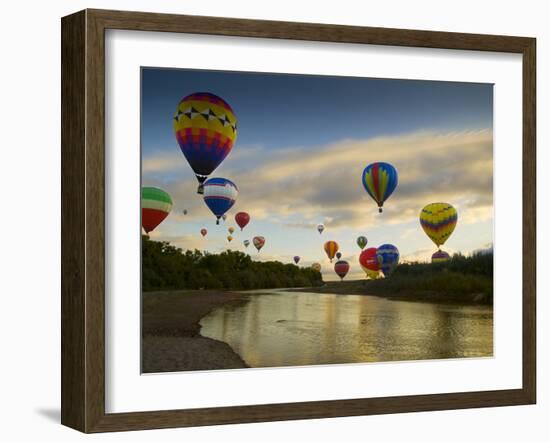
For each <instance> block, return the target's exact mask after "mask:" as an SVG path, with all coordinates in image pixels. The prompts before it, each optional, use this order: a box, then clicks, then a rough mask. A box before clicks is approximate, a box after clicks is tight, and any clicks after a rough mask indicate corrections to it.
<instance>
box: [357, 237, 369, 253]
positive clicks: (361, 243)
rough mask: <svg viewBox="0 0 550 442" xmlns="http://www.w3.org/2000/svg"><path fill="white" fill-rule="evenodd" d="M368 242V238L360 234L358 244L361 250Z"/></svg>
mask: <svg viewBox="0 0 550 442" xmlns="http://www.w3.org/2000/svg"><path fill="white" fill-rule="evenodd" d="M367 243H368V240H367V237H366V236H358V237H357V245H358V246H359V248H360V249H361V250H363V249H364V248H365V246H366V245H367Z"/></svg>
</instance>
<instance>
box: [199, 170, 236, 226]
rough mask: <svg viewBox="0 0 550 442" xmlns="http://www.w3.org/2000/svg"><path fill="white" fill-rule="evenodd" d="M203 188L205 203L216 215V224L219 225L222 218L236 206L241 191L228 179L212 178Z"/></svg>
mask: <svg viewBox="0 0 550 442" xmlns="http://www.w3.org/2000/svg"><path fill="white" fill-rule="evenodd" d="M203 186H204V189H203V191H204V196H203V198H204V202H205V203H206V205H207V206H208V208H209V209H210V210H211V211H212V213H213V214H214V215H216V224H219V223H220V218H221V217H222V216H223V215H224V214H225V212H227V211H228V210H229V209H231V207H232V206H233V204H235V200H236V199H237V195H238V194H239V189H237V186H236V185H235V183H233V182H232V181H230V180H228V179H227V178H210V179H208V180H206V181H205V182H204V184H203Z"/></svg>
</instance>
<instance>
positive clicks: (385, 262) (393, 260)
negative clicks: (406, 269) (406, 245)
mask: <svg viewBox="0 0 550 442" xmlns="http://www.w3.org/2000/svg"><path fill="white" fill-rule="evenodd" d="M376 257H377V258H378V263H379V264H380V270H381V271H382V273H383V274H384V276H385V277H388V276H390V275H391V274H392V273H393V271H394V270H395V268H396V267H397V263H398V262H399V250H397V247H395V246H394V245H393V244H382V245H381V246H380V247H378V248H377V249H376Z"/></svg>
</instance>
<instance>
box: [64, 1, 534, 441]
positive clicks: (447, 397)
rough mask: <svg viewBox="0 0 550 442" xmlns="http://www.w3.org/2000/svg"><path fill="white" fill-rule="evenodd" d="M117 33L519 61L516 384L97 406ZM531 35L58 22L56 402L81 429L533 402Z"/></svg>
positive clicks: (266, 24)
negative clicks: (145, 407)
mask: <svg viewBox="0 0 550 442" xmlns="http://www.w3.org/2000/svg"><path fill="white" fill-rule="evenodd" d="M106 29H123V30H140V31H160V32H175V33H182V32H184V33H192V34H210V35H221V36H240V37H261V38H272V39H291V40H304V41H323V42H335V43H358V44H376V45H389V46H404V47H418V48H440V49H457V50H476V51H494V52H506V53H517V54H521V55H522V58H523V62H522V63H523V251H524V254H523V295H522V296H523V298H522V299H523V361H522V364H523V385H522V388H519V389H513V390H496V391H475V392H456V393H445V394H429V395H415V396H400V397H379V398H363V399H346V400H331V401H316V402H298V403H282V404H271V405H250V406H231V407H220V408H201V409H187V410H186V409H182V410H170V411H147V412H135V413H115V414H108V413H106V412H105V389H106V387H105V299H104V295H105V270H104V263H105V192H106V189H105V162H104V157H105V142H104V140H105V104H104V102H105V76H104V73H105V30H106ZM535 54H536V41H535V39H533V38H525V37H511V36H495V35H474V34H459V33H449V32H431V31H417V30H404V29H384V28H368V27H355V26H353V27H352V26H337V25H325V24H310V23H290V22H276V21H260V20H241V19H229V18H214V17H196V16H185V15H168V14H153V13H141V12H122V11H105V10H85V11H81V12H78V13H75V14H73V15H70V16H67V17H64V18H63V19H62V308H61V311H62V338H61V345H62V410H61V421H62V423H63V424H64V425H67V426H69V427H72V428H75V429H77V430H80V431H83V432H103V431H122V430H142V429H151V428H169V427H185V426H197V425H215V424H230V423H244V422H262V421H279V420H290V419H310V418H325V417H338V416H357V415H371V414H383V413H403V412H412V411H430V410H448V409H460V408H473V407H492V406H506V405H521V404H534V403H535V400H536V337H535V329H536V310H535V289H536V253H535V250H536V157H535V155H536V150H535V133H536V131H535V124H536V121H535V115H536V95H535V87H536V82H535V79H536V78H535Z"/></svg>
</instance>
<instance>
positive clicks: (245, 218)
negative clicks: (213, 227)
mask: <svg viewBox="0 0 550 442" xmlns="http://www.w3.org/2000/svg"><path fill="white" fill-rule="evenodd" d="M235 222H236V223H237V225H238V226H239V227H240V228H241V230H242V229H244V227H245V226H246V225H247V224H248V223H249V222H250V215H249V214H248V213H246V212H239V213H237V214H236V215H235Z"/></svg>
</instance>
